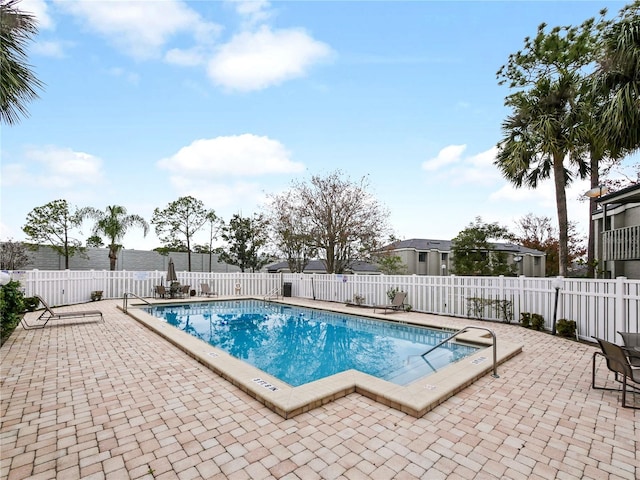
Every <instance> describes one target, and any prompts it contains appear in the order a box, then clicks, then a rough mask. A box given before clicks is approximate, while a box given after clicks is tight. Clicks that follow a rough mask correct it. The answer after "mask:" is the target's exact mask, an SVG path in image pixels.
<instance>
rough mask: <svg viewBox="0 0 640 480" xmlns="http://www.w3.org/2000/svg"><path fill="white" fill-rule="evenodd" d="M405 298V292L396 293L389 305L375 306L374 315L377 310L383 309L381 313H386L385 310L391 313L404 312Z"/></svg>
mask: <svg viewBox="0 0 640 480" xmlns="http://www.w3.org/2000/svg"><path fill="white" fill-rule="evenodd" d="M406 298H407V292H398V293H396V294H395V295H394V297H393V300H392V301H391V303H390V304H389V305H375V306H374V307H373V311H374V313H375V311H376V308H377V309H383V312H382V313H387V310H390V311H392V312H397V311H404V301H405V299H406Z"/></svg>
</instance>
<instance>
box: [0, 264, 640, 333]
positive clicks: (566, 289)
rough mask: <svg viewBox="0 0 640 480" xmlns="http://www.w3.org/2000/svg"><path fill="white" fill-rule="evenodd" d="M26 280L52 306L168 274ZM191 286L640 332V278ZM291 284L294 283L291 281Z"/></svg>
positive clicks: (230, 281) (290, 277)
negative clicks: (287, 291) (394, 292)
mask: <svg viewBox="0 0 640 480" xmlns="http://www.w3.org/2000/svg"><path fill="white" fill-rule="evenodd" d="M10 273H11V276H12V279H13V280H17V281H19V282H20V283H21V285H22V288H23V290H24V293H25V295H26V296H32V295H36V294H37V295H40V296H41V297H43V298H44V299H45V300H46V301H47V302H48V303H49V304H50V305H52V306H55V305H68V304H74V303H82V302H88V301H90V297H91V292H92V291H95V290H101V291H102V292H103V296H102V298H103V299H111V298H122V297H123V296H124V294H125V293H133V294H135V295H138V296H140V297H151V296H153V289H154V286H155V285H159V284H162V283H164V284H165V285H166V284H167V282H166V281H165V277H166V272H163V271H151V272H134V271H131V272H129V271H107V270H100V271H98V270H89V271H72V270H55V271H41V270H26V271H14V272H10ZM178 279H179V281H180V283H181V284H183V285H191V289H193V290H196V291H199V289H200V284H201V283H208V284H209V285H210V286H211V289H212V291H214V292H216V293H217V294H218V295H241V296H251V297H258V298H261V297H265V296H267V295H269V294H272V293H273V292H278V293H279V294H280V295H282V293H283V287H284V284H285V283H287V284H290V287H291V292H292V296H293V297H302V298H310V299H311V298H313V299H317V300H325V301H330V302H340V303H345V302H353V301H354V296H355V295H358V296H362V297H364V304H366V305H384V304H387V303H389V299H388V298H387V290H389V289H390V288H397V289H399V290H402V291H405V292H407V294H408V295H407V303H408V304H410V305H411V308H412V309H413V310H415V311H419V312H425V313H433V314H439V315H450V316H454V317H472V318H479V319H484V320H494V321H507V322H514V323H517V322H518V321H519V319H520V313H521V312H529V313H538V314H540V315H542V316H543V317H544V319H545V328H546V329H548V330H550V329H551V328H552V323H553V319H554V311H555V304H556V295H557V296H558V302H557V312H556V318H557V319H562V318H565V319H567V320H575V321H576V323H577V326H578V336H579V337H580V338H582V339H585V340H590V339H591V337H592V336H595V337H598V338H604V339H606V340H609V341H613V342H616V343H617V342H619V340H620V338H619V337H618V336H617V334H616V332H617V331H627V332H640V280H628V279H626V278H624V277H619V278H616V279H613V280H592V279H573V278H567V279H562V278H560V279H559V280H561V281H560V283H559V285H561V287H560V289H559V290H556V288H554V283H553V282H554V280H556V279H553V278H533V277H531V278H529V277H457V276H447V277H445V276H438V277H436V276H417V275H334V274H293V273H289V274H269V273H239V272H236V273H208V272H178ZM287 287H288V286H287Z"/></svg>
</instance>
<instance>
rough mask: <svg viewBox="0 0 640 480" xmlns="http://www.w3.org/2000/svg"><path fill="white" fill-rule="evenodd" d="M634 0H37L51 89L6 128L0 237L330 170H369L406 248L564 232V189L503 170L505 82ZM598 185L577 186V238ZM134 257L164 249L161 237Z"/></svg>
mask: <svg viewBox="0 0 640 480" xmlns="http://www.w3.org/2000/svg"><path fill="white" fill-rule="evenodd" d="M624 4H625V3H624V2H615V1H604V0H603V1H573V2H555V1H554V2H552V1H537V2H527V1H517V2H516V1H493V2H489V1H473V2H462V1H441V2H436V1H372V2H365V1H349V2H342V1H304V0H300V1H294V2H288V1H271V2H267V1H251V2H249V1H209V0H200V1H179V0H147V1H115V0H112V1H101V0H91V1H89V0H83V1H69V0H60V1H59V0H54V1H44V0H23V1H22V2H21V3H20V4H19V6H20V8H21V9H22V10H25V11H28V12H31V13H33V14H34V15H35V16H36V18H37V19H38V22H39V34H38V36H37V37H36V38H35V41H34V42H33V43H32V44H31V45H30V49H29V52H28V54H29V61H30V63H31V64H32V66H33V69H34V71H35V72H36V75H37V76H38V77H39V78H40V80H42V81H43V82H44V84H45V87H44V89H43V91H41V92H40V98H39V99H37V100H35V101H33V102H31V103H30V104H29V106H28V109H29V112H30V115H29V117H27V118H23V119H22V120H21V122H20V123H19V124H18V125H15V126H6V125H2V126H0V128H1V130H0V140H1V143H0V154H1V171H0V174H1V176H0V182H1V188H2V191H1V198H0V200H1V203H0V241H4V240H8V239H12V240H14V241H20V240H27V238H26V236H25V234H24V233H23V231H22V227H23V226H24V225H25V222H26V218H27V215H28V214H29V212H30V211H32V210H33V209H34V208H36V207H39V206H43V205H45V204H47V203H49V202H51V201H54V200H57V199H65V200H67V202H69V204H70V205H71V206H72V207H87V206H91V207H94V208H97V209H99V210H103V211H104V210H105V209H106V207H107V206H109V205H121V206H124V207H125V208H126V209H127V212H128V213H129V214H137V215H140V216H142V217H143V218H145V219H146V220H147V221H150V220H151V217H152V215H153V211H154V209H155V208H160V209H164V208H166V207H167V205H168V204H169V203H170V202H173V201H175V200H177V199H178V198H180V197H183V196H186V195H190V196H193V197H195V198H197V199H199V200H202V201H203V202H204V204H205V206H206V207H207V208H208V209H213V210H214V211H215V212H216V214H217V215H218V216H220V217H221V218H222V219H223V220H225V221H227V222H228V221H229V219H230V218H231V217H232V215H234V214H236V213H240V214H242V215H243V216H250V215H253V213H259V212H261V211H263V209H264V205H265V201H266V198H267V195H269V194H279V193H282V192H284V191H286V190H287V189H289V188H291V184H292V181H308V180H309V179H310V178H311V176H312V175H321V176H325V175H327V174H329V173H331V172H333V171H335V170H340V171H341V172H342V173H343V175H344V176H345V178H350V179H351V180H353V181H359V180H360V179H361V178H363V177H366V179H367V182H368V185H369V192H370V193H371V194H372V195H373V196H374V197H375V198H376V199H377V200H378V202H379V203H380V204H381V205H382V206H383V207H384V208H386V209H388V211H389V213H390V215H389V224H390V227H391V228H392V230H393V232H394V234H395V236H396V237H397V238H400V239H412V238H428V239H445V240H448V239H451V238H453V237H455V236H456V235H457V234H458V233H459V232H460V231H461V230H462V229H464V228H465V227H467V226H468V225H469V224H470V223H471V222H473V221H474V219H475V218H476V217H481V218H482V220H483V221H484V222H498V223H499V224H501V225H503V226H505V227H507V228H509V229H512V230H513V229H514V228H515V222H516V221H517V220H518V219H520V218H522V217H524V216H525V215H527V214H528V213H533V214H535V215H541V216H548V217H551V218H552V219H553V220H554V222H556V218H557V216H556V207H555V197H554V190H553V185H552V182H551V181H547V182H544V183H543V184H542V185H541V186H540V187H539V188H538V189H536V190H529V189H515V188H514V187H513V186H511V185H510V184H509V183H508V182H507V181H506V180H504V179H503V178H502V177H501V175H500V173H499V171H498V170H497V168H496V167H495V166H494V165H493V162H494V159H495V155H496V152H497V148H496V145H497V143H498V142H499V141H500V139H501V135H502V131H501V123H502V121H503V120H504V119H505V118H506V116H507V115H508V114H509V109H507V108H506V107H505V106H504V99H505V97H506V96H507V95H508V94H509V93H510V90H509V89H508V87H506V86H499V85H498V82H497V79H496V72H497V70H498V69H499V68H500V67H501V66H502V65H503V64H505V63H506V62H507V60H508V56H509V54H511V53H515V52H516V51H518V50H519V49H520V48H521V47H522V46H523V43H524V38H525V37H526V36H533V35H535V33H536V30H537V27H538V25H539V24H540V23H542V22H546V23H547V24H549V25H552V26H556V25H567V24H572V25H577V24H579V23H581V22H582V21H583V20H585V19H587V18H589V17H593V16H597V15H598V12H599V11H600V9H601V8H603V7H607V8H608V9H609V11H610V16H613V15H614V14H615V13H617V11H618V10H619V9H620V8H622V7H623V6H624ZM637 161H638V160H637V157H635V158H633V159H627V160H625V162H624V163H623V165H630V164H632V163H636V162H637ZM588 189H589V187H588V184H587V182H586V181H576V182H574V183H573V184H572V185H571V187H570V188H569V189H568V193H567V197H568V199H569V219H570V220H571V221H575V222H577V223H578V228H579V231H581V232H586V229H587V225H588V215H589V213H588V207H587V204H586V203H583V202H580V201H579V200H578V199H579V198H580V197H581V195H582V194H583V193H584V192H585V191H586V190H588ZM91 227H92V223H91V221H89V220H88V221H86V222H85V223H84V224H83V226H82V228H81V230H80V231H79V232H76V235H75V236H76V238H78V239H81V240H86V238H87V237H89V235H90V234H91ZM202 235H203V237H202V238H200V237H198V236H196V238H195V240H196V243H198V242H202V243H205V239H204V235H206V232H203V233H202ZM123 244H124V247H125V248H129V249H144V250H147V249H153V248H155V247H158V246H161V243H160V241H159V240H158V237H157V236H156V235H155V232H154V229H153V226H152V227H151V230H150V232H149V234H148V235H147V236H146V237H144V236H143V234H142V231H141V230H140V229H131V230H130V231H129V232H128V233H127V235H126V236H125V237H124V239H123Z"/></svg>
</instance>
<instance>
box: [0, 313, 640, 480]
mask: <svg viewBox="0 0 640 480" xmlns="http://www.w3.org/2000/svg"><path fill="white" fill-rule="evenodd" d="M117 304H118V302H116V301H102V302H97V303H93V304H91V308H94V307H96V306H97V307H99V308H101V309H102V310H103V311H104V313H105V322H104V323H99V322H94V321H92V320H91V319H74V320H67V321H64V322H58V323H53V324H51V325H49V326H47V327H46V328H45V329H42V330H32V331H25V330H23V329H22V328H18V329H17V330H16V331H15V332H14V333H13V335H12V336H11V338H10V339H9V340H8V341H7V343H6V344H5V345H3V347H2V349H1V350H0V354H1V355H0V360H1V395H2V397H1V404H2V410H1V414H2V426H1V430H0V434H1V438H0V440H1V443H0V448H1V450H2V451H1V467H0V478H3V479H10V480H13V479H22V478H33V479H53V478H56V479H75V478H95V479H103V478H106V479H118V480H119V479H128V478H134V479H149V480H152V479H158V480H159V479H172V478H180V479H195V478H204V479H214V478H221V479H222V478H229V479H263V478H287V479H303V480H308V479H316V478H317V479H334V478H346V479H392V478H394V479H395V478H397V479H411V478H424V479H444V478H447V479H473V478H477V479H493V478H498V479H536V478H538V479H545V480H548V479H552V478H558V479H637V478H640V454H639V453H638V448H639V447H640V411H638V410H636V411H634V410H630V409H624V408H621V407H620V394H618V393H616V392H609V391H601V390H592V389H591V388H590V380H591V370H590V369H591V356H592V353H593V352H594V351H595V350H596V349H595V347H593V346H590V345H586V344H580V343H577V342H573V341H569V340H565V339H561V338H556V337H552V336H550V335H548V334H545V333H540V332H534V331H530V330H527V329H524V328H521V327H518V326H516V325H506V324H494V323H491V324H487V323H483V324H482V325H484V326H487V325H490V328H492V329H494V330H495V332H496V334H497V336H498V341H500V339H501V338H503V339H508V340H509V341H513V342H518V343H522V344H523V345H524V349H523V353H521V354H520V355H518V356H516V357H515V358H513V359H511V360H509V361H508V362H507V363H505V364H503V365H501V366H500V367H499V374H500V378H498V379H495V378H493V377H491V376H490V375H487V376H485V377H483V378H481V379H480V380H478V381H476V382H475V383H474V384H473V385H471V386H469V387H467V388H466V389H465V390H463V391H462V392H460V393H458V394H457V395H455V396H454V397H452V398H450V399H448V400H447V401H445V402H444V403H443V404H441V405H440V406H438V407H436V408H435V409H434V410H432V411H431V412H429V413H427V414H426V415H425V416H424V417H422V418H418V419H416V418H414V417H411V416H409V415H406V414H403V413H401V412H399V411H397V410H394V409H391V408H388V407H385V406H384V405H381V404H379V403H376V402H375V401H373V400H370V399H368V398H366V397H363V396H361V395H358V394H351V395H349V396H347V397H344V398H341V399H338V400H337V401H334V402H331V403H328V404H327V405H325V406H323V407H321V408H317V409H315V410H312V411H310V412H307V413H303V414H301V415H298V416H296V417H294V418H292V419H288V420H285V419H283V418H281V417H279V416H278V415H277V414H275V413H274V412H272V411H271V410H269V409H268V408H266V407H265V406H263V405H262V404H260V403H259V402H258V401H256V400H254V399H253V398H251V397H250V396H249V395H247V394H245V393H244V392H242V391H241V390H239V389H238V388H236V387H234V386H233V385H232V384H231V383H229V382H227V381H226V380H224V379H222V378H221V377H219V376H217V375H216V374H215V373H213V372H211V371H210V370H208V369H207V368H205V367H204V366H202V365H200V364H199V363H198V362H196V361H195V360H193V359H192V358H191V357H189V356H188V355H187V354H185V353H184V352H182V351H181V350H179V349H178V348H176V347H174V346H172V345H170V344H169V343H167V342H166V341H165V340H163V339H161V338H160V337H158V336H156V335H155V334H153V333H152V332H151V331H149V330H147V329H146V328H144V327H142V326H141V325H140V324H138V323H137V322H136V321H135V320H133V319H131V318H130V317H128V316H126V315H125V314H123V313H122V312H120V311H119V310H118V309H117V308H116V305H117ZM67 308H69V309H73V308H80V309H82V308H84V306H79V307H67ZM447 323H449V324H454V325H459V326H460V327H463V326H465V325H469V324H474V323H475V322H474V321H470V320H468V319H447ZM599 372H600V373H599V378H600V379H603V380H604V378H605V376H606V373H605V369H604V368H603V369H601V370H599ZM637 397H638V398H636V399H635V401H636V403H638V402H640V395H638V396H637ZM631 399H632V400H633V397H631Z"/></svg>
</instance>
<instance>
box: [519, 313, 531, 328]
mask: <svg viewBox="0 0 640 480" xmlns="http://www.w3.org/2000/svg"><path fill="white" fill-rule="evenodd" d="M520 325H522V326H523V327H525V328H529V327H531V314H530V313H529V312H520Z"/></svg>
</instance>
